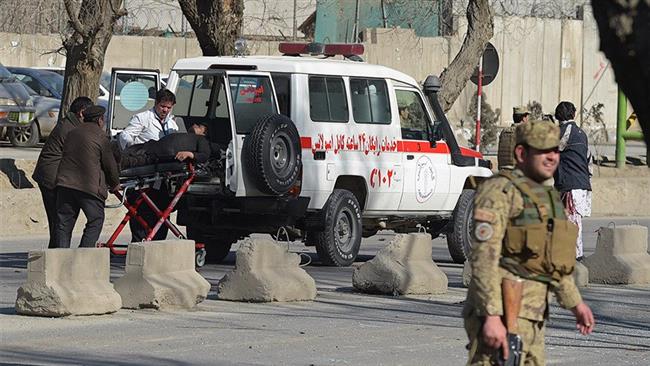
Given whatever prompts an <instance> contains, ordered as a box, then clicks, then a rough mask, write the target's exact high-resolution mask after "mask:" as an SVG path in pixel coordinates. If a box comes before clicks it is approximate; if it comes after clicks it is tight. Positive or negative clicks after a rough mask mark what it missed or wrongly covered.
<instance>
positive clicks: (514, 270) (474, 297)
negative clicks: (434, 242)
mask: <svg viewBox="0 0 650 366" xmlns="http://www.w3.org/2000/svg"><path fill="white" fill-rule="evenodd" d="M558 145H559V129H558V127H557V126H555V125H554V124H553V123H552V122H550V121H530V122H527V123H522V124H519V125H518V126H517V127H516V131H515V146H514V156H515V162H516V163H515V169H514V170H501V171H500V172H499V174H497V175H495V176H494V177H492V178H490V179H488V180H486V181H484V182H483V183H482V184H481V185H480V186H479V188H478V190H477V193H476V197H475V199H474V214H473V215H474V225H473V228H474V229H473V235H472V253H471V256H470V261H471V266H472V279H471V282H470V285H469V290H468V293H467V301H466V302H465V306H464V308H463V318H464V320H465V330H466V331H467V335H468V338H469V346H468V349H469V359H468V364H469V365H491V364H496V363H497V361H498V358H499V357H500V356H499V351H501V352H503V353H506V352H507V351H506V350H505V349H507V342H506V328H505V326H504V323H503V320H502V316H503V315H504V299H503V297H502V288H501V285H502V281H504V279H507V280H510V281H517V282H521V283H522V288H523V290H522V294H523V295H521V298H520V310H519V312H518V317H516V321H515V323H516V324H517V325H518V329H517V334H519V336H520V337H521V338H522V341H523V342H522V343H523V351H522V364H523V363H525V364H526V365H543V364H545V356H544V330H545V324H544V323H545V318H546V317H547V316H548V296H547V295H548V293H549V292H553V293H554V294H555V297H556V298H557V300H558V302H559V304H560V305H561V306H562V307H564V308H566V309H570V310H571V312H573V314H574V316H575V318H576V328H577V329H578V330H579V331H580V332H581V333H582V334H584V335H586V334H589V333H591V331H592V330H593V328H594V317H593V314H592V312H591V309H590V308H589V306H587V305H586V304H585V303H584V302H583V301H582V298H581V296H580V293H579V291H578V289H577V287H576V285H575V283H574V280H573V276H572V272H573V267H574V265H575V249H574V248H575V238H576V234H577V228H576V227H575V225H573V224H572V223H570V222H569V221H567V218H566V215H565V212H564V209H563V206H562V202H561V200H560V197H559V194H558V192H557V191H556V190H555V189H553V188H552V187H549V186H545V185H543V184H542V182H544V181H545V180H546V179H548V178H550V177H552V176H553V173H554V172H555V169H556V168H557V165H558V161H559V154H558Z"/></svg>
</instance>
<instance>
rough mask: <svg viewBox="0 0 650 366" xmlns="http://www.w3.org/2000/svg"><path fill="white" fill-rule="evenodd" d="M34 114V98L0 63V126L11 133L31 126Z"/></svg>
mask: <svg viewBox="0 0 650 366" xmlns="http://www.w3.org/2000/svg"><path fill="white" fill-rule="evenodd" d="M34 116H35V108H34V100H33V99H32V98H31V97H30V95H29V91H28V90H27V87H26V86H25V85H24V84H23V83H21V82H20V81H18V80H17V79H16V78H15V77H14V76H13V75H12V74H11V72H9V70H7V69H6V68H5V67H4V66H2V64H0V128H1V129H5V128H6V129H7V130H8V132H12V133H13V132H15V131H16V129H20V128H23V127H28V126H31V125H32V123H33V121H34ZM37 142H38V141H37ZM12 143H13V141H12ZM16 146H18V145H16Z"/></svg>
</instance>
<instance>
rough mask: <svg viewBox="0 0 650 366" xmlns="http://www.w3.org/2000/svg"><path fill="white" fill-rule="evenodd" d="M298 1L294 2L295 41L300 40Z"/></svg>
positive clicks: (294, 0)
mask: <svg viewBox="0 0 650 366" xmlns="http://www.w3.org/2000/svg"><path fill="white" fill-rule="evenodd" d="M297 8H298V0H293V40H294V41H295V40H297V39H298V18H297V15H298V13H297Z"/></svg>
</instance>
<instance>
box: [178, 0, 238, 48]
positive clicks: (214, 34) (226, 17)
mask: <svg viewBox="0 0 650 366" xmlns="http://www.w3.org/2000/svg"><path fill="white" fill-rule="evenodd" d="M178 3H179V4H180V6H181V10H182V11H183V15H185V18H187V21H188V22H189V23H190V25H191V26H192V29H193V30H194V33H195V34H196V38H197V39H198V41H199V45H200V46H201V51H202V52H203V56H224V55H232V54H234V50H235V41H236V40H237V38H239V36H240V35H241V28H242V21H243V18H244V0H178Z"/></svg>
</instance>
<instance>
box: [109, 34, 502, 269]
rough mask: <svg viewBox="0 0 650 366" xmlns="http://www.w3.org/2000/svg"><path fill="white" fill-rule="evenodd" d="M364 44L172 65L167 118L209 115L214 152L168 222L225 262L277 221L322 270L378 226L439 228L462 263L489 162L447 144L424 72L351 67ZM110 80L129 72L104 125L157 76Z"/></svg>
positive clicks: (283, 48)
mask: <svg viewBox="0 0 650 366" xmlns="http://www.w3.org/2000/svg"><path fill="white" fill-rule="evenodd" d="M362 47H363V46H362V45H344V46H341V45H331V46H329V45H325V46H323V45H319V44H316V45H307V44H281V45H280V52H281V53H283V54H285V55H286V56H262V57H258V56H250V57H199V58H188V59H181V60H178V61H177V62H176V63H175V65H174V66H173V68H172V70H171V72H170V74H169V80H168V84H167V89H169V90H171V91H172V92H174V93H175V94H176V100H177V103H176V106H175V107H174V111H173V113H174V115H176V116H178V117H182V118H183V121H184V122H185V125H186V126H187V125H191V124H192V123H194V122H197V121H201V122H207V123H208V124H209V128H208V135H209V136H208V137H209V139H210V140H211V142H213V143H215V145H217V146H223V147H224V148H223V149H224V150H225V152H224V153H223V154H216V155H217V156H214V157H212V159H213V160H212V161H213V162H214V163H215V164H213V165H210V166H213V167H214V169H211V174H212V176H209V177H201V178H200V179H197V180H196V181H195V182H193V183H192V184H191V185H190V186H189V189H188V191H187V194H186V195H185V196H184V197H183V200H182V201H181V202H180V203H179V205H178V216H177V222H178V224H180V225H185V226H186V227H187V234H188V237H189V238H190V239H193V240H196V241H197V242H202V243H204V244H205V245H206V250H207V252H208V258H209V259H212V260H221V259H223V258H224V257H225V256H226V255H227V254H228V252H229V250H230V246H231V245H232V243H234V242H235V241H237V240H238V239H239V238H240V237H242V236H245V235H248V234H250V233H258V232H266V233H272V234H276V233H277V232H278V228H280V227H285V228H288V232H289V233H292V234H293V235H301V236H302V238H303V239H304V240H305V245H308V246H315V247H316V251H317V253H318V256H319V257H320V259H321V261H322V262H323V263H325V264H328V265H335V266H347V265H350V264H352V263H353V262H354V260H355V258H356V256H357V254H358V253H359V248H360V245H361V238H362V237H367V236H371V235H374V234H375V233H376V232H377V231H378V230H379V229H392V230H394V231H395V232H398V233H406V232H414V231H418V230H421V229H422V228H426V230H427V231H428V232H429V233H431V234H432V236H433V237H436V236H438V235H439V234H440V233H446V234H447V244H448V247H449V251H450V254H451V256H452V258H453V259H454V261H456V262H458V263H462V262H463V261H464V260H465V258H466V256H467V253H469V248H470V233H471V232H472V231H471V217H472V216H471V215H472V210H473V197H474V194H475V187H476V184H477V182H480V181H481V180H483V179H485V178H487V177H489V176H491V175H492V172H491V170H490V163H489V161H487V160H485V159H483V156H482V155H481V153H479V152H478V151H474V150H471V149H468V148H464V147H461V146H459V145H458V143H457V141H456V138H455V136H454V133H453V130H452V128H451V126H450V125H449V122H448V120H447V118H446V116H445V114H444V112H443V111H442V108H441V107H440V105H439V104H438V99H437V92H438V91H439V89H440V86H441V84H440V81H439V80H438V78H437V77H436V76H429V77H428V78H427V79H426V81H425V82H424V86H423V88H421V87H420V84H419V83H418V82H417V81H416V80H415V79H413V78H412V77H410V76H408V75H406V74H404V73H402V72H399V71H397V70H394V69H391V68H388V67H384V66H380V65H372V64H368V63H365V62H360V61H359V57H358V55H359V54H360V53H361V52H360V50H362ZM317 48H321V49H322V51H321V52H320V53H319V52H317V51H315V50H316V49H317ZM316 53H318V56H316V57H309V56H302V55H309V54H312V55H313V54H316ZM333 55H339V56H344V59H334V58H333V57H331V56H333ZM154 78H156V79H154ZM113 79H114V80H115V79H121V80H130V81H129V83H128V84H127V85H126V86H124V88H123V89H122V91H123V95H120V93H115V94H114V95H111V100H110V103H109V105H110V106H111V107H112V108H111V115H110V116H109V118H108V126H107V128H109V129H113V130H116V131H117V130H119V129H120V128H124V127H125V126H126V123H127V122H128V119H127V115H128V114H129V113H137V112H138V111H141V110H145V109H146V108H151V105H152V104H153V100H152V99H151V97H150V96H148V95H147V83H149V82H150V81H151V80H156V81H158V82H159V80H160V75H158V74H156V73H150V74H149V75H148V76H147V73H146V72H144V71H141V72H140V73H139V74H136V73H135V72H134V71H133V70H114V75H113ZM125 91H128V93H127V92H125ZM404 108H406V109H408V111H409V115H410V116H411V117H409V118H408V119H405V118H404V117H402V115H401V113H400V111H401V110H402V109H404Z"/></svg>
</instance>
